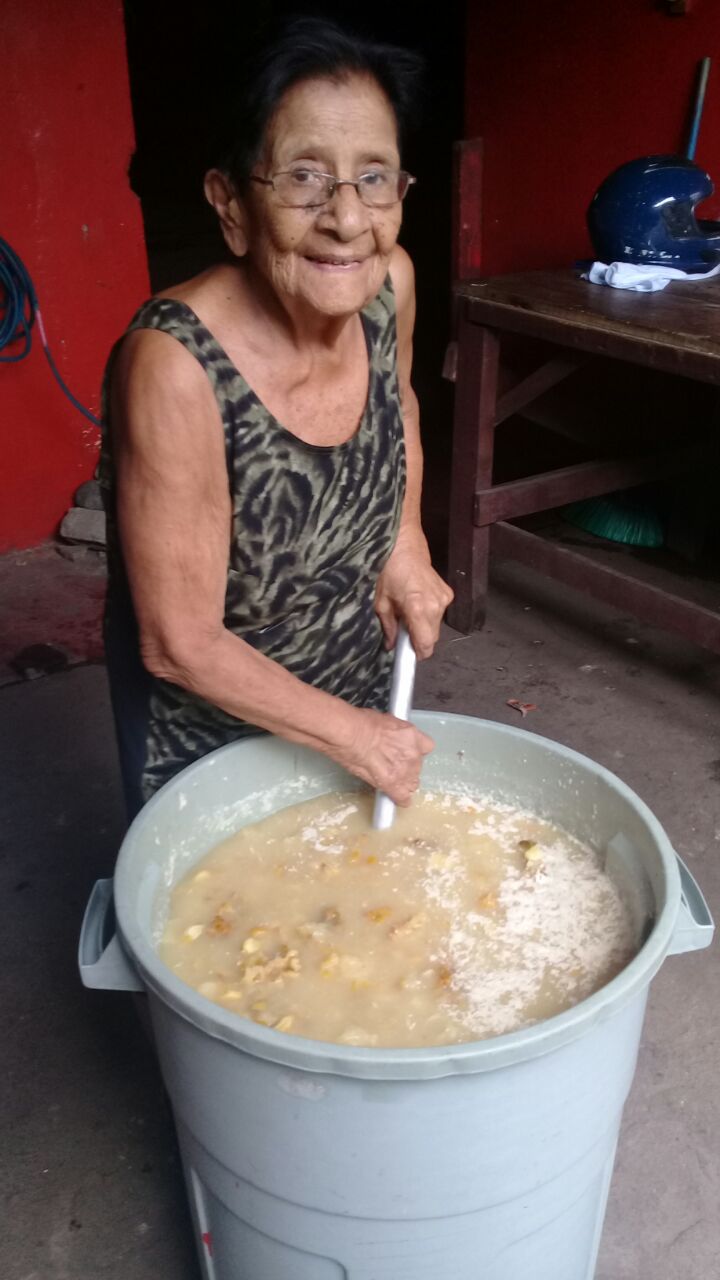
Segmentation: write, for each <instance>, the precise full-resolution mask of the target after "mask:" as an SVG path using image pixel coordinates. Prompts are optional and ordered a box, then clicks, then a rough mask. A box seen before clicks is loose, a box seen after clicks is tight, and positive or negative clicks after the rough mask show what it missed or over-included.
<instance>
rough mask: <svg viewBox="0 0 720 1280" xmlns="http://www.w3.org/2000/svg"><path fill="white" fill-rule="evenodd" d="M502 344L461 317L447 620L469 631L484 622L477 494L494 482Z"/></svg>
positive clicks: (484, 553) (484, 569)
mask: <svg viewBox="0 0 720 1280" xmlns="http://www.w3.org/2000/svg"><path fill="white" fill-rule="evenodd" d="M499 348H500V340H499V338H498V335H497V333H496V332H495V330H493V329H486V328H484V327H482V326H480V325H476V324H471V323H470V322H469V321H468V320H467V319H466V316H465V310H464V307H463V308H462V310H461V312H460V317H459V329H458V376H457V383H456V386H455V424H454V432H453V456H452V483H451V490H450V493H451V499H450V542H449V553H448V577H449V581H450V586H451V587H452V589H453V591H454V592H455V600H454V602H453V604H452V605H451V607H450V612H449V614H448V621H449V623H450V626H451V627H455V628H456V630H458V631H464V632H466V633H467V632H469V631H472V630H473V627H476V626H482V624H483V622H484V621H485V605H486V598H487V581H488V558H489V550H490V530H489V528H487V527H486V528H483V529H476V528H475V525H474V521H473V515H474V505H475V494H476V492H477V490H478V489H487V488H489V487H490V485H491V483H492V469H493V447H494V432H495V413H496V409H497V376H498V358H499Z"/></svg>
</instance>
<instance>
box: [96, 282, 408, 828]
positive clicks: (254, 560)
mask: <svg viewBox="0 0 720 1280" xmlns="http://www.w3.org/2000/svg"><path fill="white" fill-rule="evenodd" d="M361 320H362V324H363V330H364V333H365V339H366V344H367V350H368V358H369V382H368V398H367V403H366V406H365V412H364V414H363V417H362V420H361V422H360V425H359V427H358V430H357V431H356V433H355V435H353V436H352V437H351V439H349V440H347V441H346V442H345V443H343V444H340V445H334V446H330V447H325V446H315V445H310V444H306V443H305V442H304V441H302V440H299V439H298V437H297V436H294V435H293V434H292V433H291V432H289V431H288V430H286V429H285V428H284V427H283V426H282V425H281V423H279V422H278V421H277V420H276V419H275V418H274V417H273V415H272V414H271V413H270V412H269V411H268V410H267V409H266V408H265V406H264V405H263V404H262V403H261V402H260V400H259V399H258V398H257V396H256V395H255V394H254V392H253V391H252V390H251V388H250V387H249V386H248V384H247V382H246V381H245V379H244V378H243V376H242V374H241V373H240V372H239V370H238V369H236V367H235V366H234V364H233V363H232V361H231V360H230V359H229V357H228V356H227V354H226V353H225V351H224V350H223V349H222V347H221V346H220V345H219V343H218V342H217V341H216V340H215V338H214V337H213V335H212V334H211V333H210V332H209V330H208V329H206V328H205V326H204V325H203V324H202V323H201V322H200V320H199V319H198V317H197V316H196V315H195V313H194V312H193V311H192V310H191V309H190V308H189V307H188V306H186V305H185V304H184V303H181V302H176V301H173V300H171V299H166V298H155V299H151V300H150V301H149V302H147V303H146V304H145V305H144V306H143V307H142V308H141V309H140V311H139V312H138V313H137V315H136V316H135V317H134V319H133V320H132V322H131V324H130V326H129V330H132V329H159V330H161V331H162V332H163V333H168V334H170V335H171V336H172V337H174V338H176V339H177V340H178V342H181V343H182V345H183V346H184V347H185V348H186V349H187V350H188V351H189V352H191V354H192V355H193V356H195V358H196V359H197V360H199V362H200V364H201V365H202V366H203V368H204V370H205V372H206V374H207V376H208V378H209V379H210V383H211V386H212V388H213V391H214V393H215V397H216V400H217V403H218V408H219V410H220V414H221V417H222V423H223V430H224V436H225V456H226V460H227V473H228V485H229V488H230V494H231V498H232V534H231V540H230V547H229V556H228V568H227V590H226V596H225V625H226V626H227V627H228V628H229V629H230V630H231V631H233V632H234V633H235V634H236V635H238V636H240V637H241V638H242V639H243V640H245V641H247V643H248V644H250V645H252V646H253V648H254V649H257V650H259V651H260V652H261V653H264V654H265V655H266V656H267V657H268V658H272V659H273V660H274V661H276V662H279V663H280V664H281V665H282V666H283V667H285V668H286V669H287V670H288V671H290V672H292V673H293V675H296V676H298V677H299V678H300V679H301V680H304V681H306V682H307V683H308V684H311V685H314V686H315V687H317V688H319V689H323V690H325V691H326V692H327V693H331V694H336V695H337V696H338V697H341V698H344V699H345V700H346V701H348V702H350V703H352V704H354V705H356V706H362V707H374V708H377V709H380V710H382V709H384V708H385V707H386V706H387V700H388V695H389V687H390V672H391V664H392V657H391V655H390V654H388V653H387V652H386V650H385V648H384V645H383V636H382V629H381V627H380V623H379V620H378V618H377V616H376V614H375V612H374V608H373V600H374V593H375V585H376V582H377V578H378V575H379V573H380V571H381V569H382V568H383V565H384V564H385V562H386V560H387V558H388V556H389V554H390V552H391V550H392V548H393V545H394V543H395V539H396V537H397V532H398V526H399V522H400V514H401V509H402V502H403V497H404V493H405V449H404V442H403V430H402V415H401V409H400V398H399V388H398V379H397V370H396V345H397V344H396V329H395V298H394V294H393V291H392V285H391V283H390V278H389V277H388V278H387V279H386V281H385V284H384V286H383V288H382V289H381V290H380V293H379V294H378V296H377V297H376V298H375V299H374V300H373V302H371V303H370V304H369V305H368V306H367V307H366V308H365V309H364V310H363V311H362V313H361ZM129 330H128V331H129ZM118 345H119V344H116V346H115V348H113V352H112V353H111V356H110V360H109V362H108V368H107V371H106V375H105V383H104V412H103V420H104V422H105V424H106V430H105V432H104V434H103V447H102V453H101V460H100V467H99V471H98V475H99V479H100V483H101V486H102V488H103V491H104V495H105V503H106V510H107V514H108V570H109V587H108V598H107V607H106V618H105V638H106V652H107V659H108V672H109V676H110V685H111V694H112V700H113V710H114V712H115V719H116V727H117V731H118V743H119V747H120V756H121V764H122V767H123V774H124V781H125V785H126V794H127V798H128V805H129V808H130V810H131V813H132V812H134V811H136V810H137V809H138V808H139V807H140V805H141V804H142V803H143V802H144V801H145V800H147V799H149V797H150V796H151V795H152V793H153V792H154V791H155V790H156V789H157V788H158V787H159V786H161V785H162V784H163V783H164V782H166V781H167V780H168V779H169V778H171V777H172V776H173V775H174V774H175V773H177V772H178V771H179V770H180V769H182V768H184V767H185V765H187V764H189V763H191V762H192V761H193V760H196V759H198V758H199V757H200V756H203V755H206V754H207V753H208V752H209V751H212V750H213V749H214V748H216V747H219V746H222V745H224V744H225V743H228V742H232V741H233V740H235V739H236V738H239V737H242V736H245V735H247V734H249V733H254V732H255V733H256V732H258V730H257V728H256V727H255V726H252V725H250V724H247V723H246V722H245V721H242V720H237V719H235V718H234V717H232V716H230V715H228V714H227V713H226V712H224V711H221V710H220V709H219V708H218V707H215V706H214V705H212V704H210V703H208V702H205V701H203V700H202V699H200V698H198V697H196V696H195V695H193V694H191V693H188V692H186V691H185V690H183V689H181V688H179V687H178V686H176V685H172V684H170V683H169V682H167V681H165V680H161V679H158V678H156V677H153V676H151V675H150V674H149V673H148V672H147V671H146V670H145V669H144V667H143V666H142V663H141V660H140V653H139V644H138V633H137V624H136V622H135V617H134V613H133V609H132V601H131V598H130V593H129V590H128V586H127V580H126V577H125V572H124V567H123V562H122V555H121V551H120V545H119V541H118V536H117V527H116V520H115V495H114V468H113V458H112V447H111V432H110V430H109V429H108V428H109V426H110V422H109V395H108V390H109V384H110V378H111V376H112V368H113V364H114V359H115V355H116V352H117V348H118Z"/></svg>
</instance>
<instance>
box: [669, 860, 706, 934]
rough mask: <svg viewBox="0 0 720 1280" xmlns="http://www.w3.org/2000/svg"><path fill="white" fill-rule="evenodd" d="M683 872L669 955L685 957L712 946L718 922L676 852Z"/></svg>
mask: <svg viewBox="0 0 720 1280" xmlns="http://www.w3.org/2000/svg"><path fill="white" fill-rule="evenodd" d="M675 857H676V858H677V862H678V871H679V872H680V888H681V897H680V906H679V908H678V914H677V920H676V922H675V930H674V932H673V935H672V938H671V939H670V946H669V948H668V952H667V954H668V955H669V956H678V955H682V954H683V953H684V952H685V951H701V950H702V949H703V947H709V946H710V943H711V942H712V940H713V934H714V932H715V923H714V921H713V918H712V916H711V914H710V909H709V907H708V904H707V902H706V901H705V899H704V897H703V895H702V892H701V889H700V886H699V885H698V883H697V881H696V880H695V878H694V876H692V875H691V874H690V872H689V871H688V869H687V867H686V866H685V863H684V862H683V860H682V858H681V857H680V856H679V855H678V854H677V853H676V854H675Z"/></svg>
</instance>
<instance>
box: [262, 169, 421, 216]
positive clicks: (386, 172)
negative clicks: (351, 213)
mask: <svg viewBox="0 0 720 1280" xmlns="http://www.w3.org/2000/svg"><path fill="white" fill-rule="evenodd" d="M250 181H251V182H259V183H261V184H262V185H263V186H265V187H272V189H273V191H274V192H275V195H276V196H277V197H278V200H279V201H280V203H281V204H283V205H285V206H286V207H287V208H289V209H314V208H315V207H316V206H319V205H323V204H327V203H328V201H330V200H332V198H333V196H334V195H335V192H336V190H337V188H338V187H354V188H355V190H356V191H357V194H358V197H359V198H360V200H362V202H363V204H366V205H369V207H370V208H371V209H382V208H385V207H387V206H389V205H393V204H397V203H398V201H399V200H404V199H405V196H406V195H407V193H408V191H409V190H410V188H411V186H413V184H414V183H416V182H417V178H413V176H412V174H410V173H407V171H406V170H405V169H369V170H368V172H367V173H361V174H360V177H359V178H356V179H355V181H353V180H352V179H350V178H336V177H335V175H334V174H332V173H321V172H319V171H318V170H317V169H289V170H287V171H285V172H282V173H274V174H273V175H272V177H271V178H258V177H256V175H255V174H251V177H250Z"/></svg>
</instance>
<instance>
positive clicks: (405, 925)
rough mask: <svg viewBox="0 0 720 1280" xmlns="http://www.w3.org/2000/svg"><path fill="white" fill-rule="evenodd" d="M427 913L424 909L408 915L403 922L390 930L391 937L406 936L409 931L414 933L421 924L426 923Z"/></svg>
mask: <svg viewBox="0 0 720 1280" xmlns="http://www.w3.org/2000/svg"><path fill="white" fill-rule="evenodd" d="M426 918H427V917H426V915H425V912H424V911H418V912H417V915H414V916H408V919H407V920H403V921H402V923H401V924H396V925H395V927H394V929H391V930H390V937H391V938H404V937H405V936H406V935H407V934H408V933H414V932H415V930H416V929H419V928H420V927H421V925H423V924H424V923H425V920H426Z"/></svg>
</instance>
